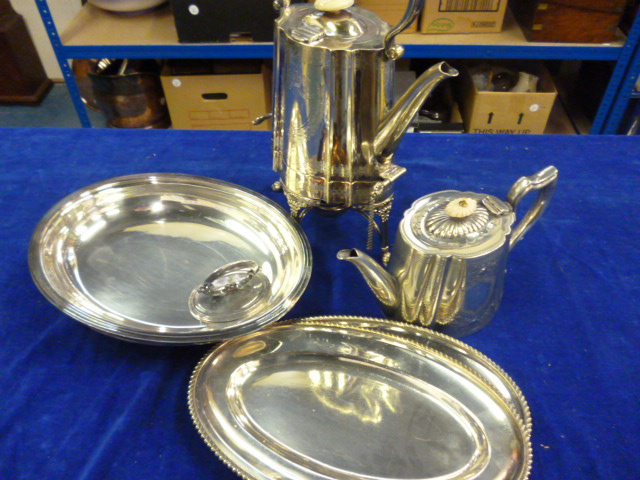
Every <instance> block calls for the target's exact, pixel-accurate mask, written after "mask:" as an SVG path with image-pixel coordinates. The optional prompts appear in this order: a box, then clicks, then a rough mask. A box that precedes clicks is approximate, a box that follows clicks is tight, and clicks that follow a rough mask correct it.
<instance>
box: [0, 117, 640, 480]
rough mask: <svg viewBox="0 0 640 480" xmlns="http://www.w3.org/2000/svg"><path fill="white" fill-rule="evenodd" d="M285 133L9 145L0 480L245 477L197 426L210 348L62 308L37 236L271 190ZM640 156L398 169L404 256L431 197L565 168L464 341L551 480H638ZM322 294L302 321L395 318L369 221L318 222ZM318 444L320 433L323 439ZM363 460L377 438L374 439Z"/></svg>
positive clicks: (577, 154) (426, 153)
mask: <svg viewBox="0 0 640 480" xmlns="http://www.w3.org/2000/svg"><path fill="white" fill-rule="evenodd" d="M270 148H271V140H270V135H269V134H268V133H256V132H192V131H116V130H74V129H69V130H62V129H41V130H29V129H4V130H0V165H1V167H0V168H1V171H2V189H1V193H0V198H1V206H0V208H1V211H2V222H1V223H0V251H1V252H2V268H1V269H0V276H1V282H0V285H1V288H0V308H1V310H0V313H1V318H0V478H1V479H7V480H21V479H29V480H31V479H35V478H38V479H64V480H69V479H77V480H82V479H103V480H109V479H117V480H126V479H136V480H139V479H154V480H160V479H171V480H175V479H212V478H214V479H235V478H237V477H236V475H235V474H234V473H233V472H232V471H231V470H230V469H229V468H227V467H226V466H225V465H224V464H223V463H221V462H220V461H219V460H218V459H217V458H216V457H215V455H214V454H213V453H212V452H211V451H210V450H209V449H208V447H207V446H206V445H205V443H204V442H203V441H202V439H201V438H200V436H199V435H198V433H197V431H196V429H195V428H194V426H193V424H192V421H191V418H190V416H189V411H188V407H187V385H188V382H189V378H190V375H191V373H192V371H193V368H194V367H195V365H196V363H197V362H198V360H199V359H200V358H201V357H202V356H203V355H204V354H205V353H206V352H207V351H208V349H209V348H210V347H209V346H206V345H205V346H190V347H158V346H145V345H138V344H133V343H127V342H123V341H119V340H115V339H112V338H109V337H107V336H103V335H101V334H99V333H96V332H94V331H92V330H91V329H89V328H87V327H85V326H84V325H81V324H80V323H78V322H76V321H74V320H72V319H70V318H69V317H67V316H65V315H64V314H62V313H60V312H59V311H58V310H56V308H55V307H53V306H52V305H50V304H49V303H48V302H47V301H46V300H45V299H44V298H43V296H42V295H41V294H40V293H39V292H38V290H37V289H36V287H35V285H34V284H33V282H32V280H31V278H30V275H29V270H28V265H27V252H28V245H29V239H30V236H31V233H32V232H33V229H34V228H35V226H36V224H37V223H38V221H39V220H40V218H41V217H42V216H43V215H44V214H45V213H46V212H47V210H48V209H49V208H50V207H51V206H53V204H54V203H55V202H57V201H58V200H59V199H61V198H62V197H64V196H66V195H67V194H69V193H71V192H73V191H75V190H78V189H80V188H83V187H85V186H88V185H89V184H91V183H94V182H98V181H101V180H104V179H107V178H111V177H115V176H119V175H125V174H132V173H148V172H180V173H191V174H198V175H205V176H209V177H214V178H218V179H222V180H227V181H230V182H234V183H237V184H241V185H244V186H246V187H248V188H251V189H253V190H255V191H258V192H260V193H262V194H263V195H266V196H268V197H270V198H272V199H274V200H275V201H277V202H278V203H280V204H282V205H283V206H286V201H285V199H284V197H283V196H282V194H279V193H274V192H272V191H271V189H270V185H271V183H272V182H273V181H274V180H276V176H275V173H274V172H272V170H271V154H270ZM639 152H640V138H637V137H634V138H628V137H597V136H499V135H498V136H473V135H450V136H446V135H428V134H411V135H408V136H407V138H406V139H405V140H404V142H403V144H402V147H401V149H400V151H399V152H398V154H397V156H396V162H397V163H398V164H400V165H403V166H405V167H407V169H408V173H407V174H406V175H405V176H404V177H403V178H402V179H400V180H399V181H398V183H397V195H396V202H395V205H394V209H393V212H392V217H391V232H392V238H393V236H394V234H395V231H396V229H397V225H398V222H399V220H400V218H401V215H402V212H403V211H404V210H405V209H406V208H408V207H409V205H410V204H411V202H412V201H413V200H415V199H416V198H418V197H420V196H422V195H425V194H427V193H431V192H435V191H438V190H444V189H457V190H471V191H482V192H487V193H491V194H494V195H496V196H499V197H501V198H504V197H505V196H506V193H507V191H508V189H509V188H510V187H511V185H512V184H513V183H514V182H515V180H516V179H517V178H518V177H520V176H522V175H530V174H532V173H534V172H536V171H538V170H540V169H541V168H543V167H545V166H546V165H549V164H554V165H556V166H557V167H558V169H559V170H560V174H561V178H560V182H559V186H558V191H557V194H556V196H555V198H554V201H553V204H552V205H551V207H550V208H549V210H548V211H547V212H546V214H545V215H544V217H543V218H542V219H541V220H540V222H539V223H538V224H537V225H536V226H535V227H534V228H533V229H532V230H531V231H530V232H529V233H528V235H527V238H526V239H525V240H524V241H523V242H521V243H520V244H518V246H517V247H516V248H515V249H514V251H513V253H512V254H511V257H510V259H509V273H508V276H507V282H506V288H505V296H504V300H503V303H502V306H501V309H500V310H499V312H498V313H497V315H496V316H495V318H494V320H493V322H492V323H491V324H490V325H489V326H488V327H487V328H485V329H484V330H482V331H481V332H479V333H477V334H475V335H472V336H470V337H467V338H466V339H465V341H466V342H467V343H469V344H470V345H472V346H473V347H475V348H477V349H479V350H480V351H482V352H483V353H485V354H486V355H487V356H489V357H490V358H492V359H493V360H494V361H496V362H497V363H498V364H499V365H501V366H502V367H503V368H504V369H505V370H506V371H507V372H508V373H509V374H510V375H511V376H512V377H513V379H514V380H515V381H516V382H517V383H518V385H519V386H520V387H521V389H522V390H523V392H524V394H525V395H526V397H527V399H528V401H529V403H530V407H531V411H532V415H533V420H534V426H533V436H532V443H533V450H534V463H533V471H532V476H531V478H532V479H534V480H542V479H544V480H552V479H559V480H569V479H580V480H584V479H596V478H602V479H631V478H640V455H639V454H638V452H640V414H639V411H640V409H639V407H640V381H639V378H640V333H639V329H640V325H639V312H640V308H639V305H640V289H639V288H638V284H639V281H640V275H639V274H638V266H639V265H638V250H639V248H640V235H638V231H639V227H640V213H639V212H640V202H639V201H638V197H639V196H640V191H639V188H638V186H639V185H640V162H639V160H638V158H639ZM303 226H304V227H305V230H306V232H307V234H308V236H309V239H310V242H311V244H312V248H313V255H314V270H313V274H312V279H311V282H310V284H309V287H308V289H307V291H306V292H305V294H304V295H303V297H302V298H301V300H300V301H299V302H298V304H297V305H296V306H295V307H294V308H293V310H292V311H291V312H290V314H289V315H287V317H286V318H294V317H301V316H310V315H326V314H350V315H368V316H381V312H380V310H379V308H378V304H377V303H376V301H375V300H374V298H373V295H372V294H371V292H370V291H369V289H368V287H367V286H366V285H365V284H364V282H363V281H362V280H361V278H360V276H359V274H358V273H357V272H356V270H355V268H353V267H352V266H351V265H348V264H346V263H344V262H340V261H338V260H337V259H336V252H337V251H338V250H339V249H341V248H349V247H360V248H363V247H364V246H365V243H366V221H365V219H364V218H362V217H360V216H359V215H357V214H356V213H354V212H348V213H347V214H345V215H343V216H341V217H339V218H335V219H331V218H326V217H323V216H321V215H318V214H316V213H311V214H309V215H308V216H307V217H306V218H305V220H304V221H303ZM313 434H314V432H309V435H313ZM362 441H363V442H366V438H363V439H362Z"/></svg>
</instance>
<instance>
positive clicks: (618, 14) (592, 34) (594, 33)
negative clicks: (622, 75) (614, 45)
mask: <svg viewBox="0 0 640 480" xmlns="http://www.w3.org/2000/svg"><path fill="white" fill-rule="evenodd" d="M627 1H628V0H558V1H541V0H510V2H509V5H510V7H511V11H512V12H513V14H514V16H515V17H516V18H517V20H518V22H519V23H520V25H521V26H522V29H523V30H524V33H525V35H526V37H527V39H528V40H529V41H534V42H576V43H607V42H613V41H614V40H615V39H616V30H617V28H618V24H619V23H620V19H621V18H622V14H623V13H624V9H625V7H626V5H627Z"/></svg>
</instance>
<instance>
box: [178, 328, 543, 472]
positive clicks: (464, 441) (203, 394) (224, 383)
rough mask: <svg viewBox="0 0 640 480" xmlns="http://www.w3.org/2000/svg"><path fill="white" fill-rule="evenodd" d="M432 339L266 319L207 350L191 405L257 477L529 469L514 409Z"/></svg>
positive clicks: (231, 458) (223, 450)
mask: <svg viewBox="0 0 640 480" xmlns="http://www.w3.org/2000/svg"><path fill="white" fill-rule="evenodd" d="M327 318H331V317H327ZM435 347H436V345H433V348H428V347H425V346H424V345H421V344H419V343H415V342H412V341H409V340H407V339H406V338H403V337H399V336H392V335H388V334H385V333H381V332H378V331H374V330H365V329H356V328H349V327H347V328H344V327H342V326H338V325H329V324H326V325H325V324H322V323H315V324H313V323H306V324H304V323H292V324H285V325H279V326H271V327H268V328H266V329H263V330H261V331H259V332H256V333H253V334H250V335H247V336H244V337H241V338H237V339H234V340H229V341H227V342H225V343H224V344H222V345H221V346H219V347H218V348H216V349H214V350H213V351H211V352H210V353H209V354H208V355H207V356H205V358H204V359H203V360H202V361H201V362H200V364H199V365H198V366H197V367H196V369H195V371H194V374H193V377H192V379H191V384H190V388H189V405H190V409H191V414H192V416H193V419H194V422H195V424H196V426H197V428H198V430H199V431H200V433H201V435H202V436H203V438H204V439H205V441H206V442H207V444H208V445H209V446H210V447H211V448H212V449H213V450H214V451H215V452H216V453H217V454H218V455H219V456H220V457H221V458H222V459H223V460H224V461H225V462H226V463H227V464H229V465H230V466H231V467H232V468H233V469H234V470H236V471H237V472H238V473H240V475H242V476H243V477H246V478H249V479H252V480H253V479H256V480H257V479H260V480H267V479H273V478H286V479H288V480H298V479H306V480H310V479H318V480H319V479H325V480H327V479H336V480H337V479H340V480H351V479H356V478H367V479H371V480H374V479H399V478H404V479H409V478H411V479H421V480H426V479H436V478H438V479H443V478H446V479H450V480H462V479H465V480H466V479H477V480H480V479H492V480H493V479H501V480H508V479H512V480H515V479H519V480H520V479H525V478H527V477H528V474H529V470H530V466H531V446H530V443H529V434H528V431H527V428H526V427H525V425H524V423H523V422H522V420H521V418H520V416H519V415H518V414H517V413H516V412H515V411H514V409H512V408H511V407H510V405H509V403H507V402H506V401H505V400H504V399H503V398H502V396H501V395H499V394H498V393H497V392H496V391H495V390H494V388H493V387H491V386H489V385H488V384H487V383H485V381H484V380H483V379H482V378H481V377H480V376H478V375H477V374H476V373H474V372H473V371H472V370H471V369H469V368H467V367H465V366H464V365H463V364H462V363H460V362H458V361H456V360H453V359H451V358H450V357H448V356H446V355H445V354H443V353H441V352H439V351H438V350H437V348H435Z"/></svg>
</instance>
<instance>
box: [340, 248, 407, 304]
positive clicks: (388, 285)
mask: <svg viewBox="0 0 640 480" xmlns="http://www.w3.org/2000/svg"><path fill="white" fill-rule="evenodd" d="M338 259H339V260H346V261H347V262H351V263H353V264H354V265H355V266H356V267H357V268H358V270H360V273H362V276H363V277H364V279H365V280H366V282H367V284H368V285H369V287H370V288H371V290H372V291H373V293H374V294H375V296H376V298H377V299H378V301H379V302H380V304H381V306H382V309H383V310H384V312H385V313H386V314H387V315H389V316H393V314H394V312H395V311H396V309H397V308H398V305H399V300H398V299H399V296H398V287H397V284H396V281H395V279H394V278H393V276H391V275H390V274H389V273H387V271H386V270H385V269H384V268H383V267H382V266H380V265H379V264H378V263H377V262H376V261H375V260H374V259H373V258H371V257H370V256H369V255H367V254H366V253H364V252H363V251H361V250H358V249H357V248H352V249H347V250H340V251H339V252H338Z"/></svg>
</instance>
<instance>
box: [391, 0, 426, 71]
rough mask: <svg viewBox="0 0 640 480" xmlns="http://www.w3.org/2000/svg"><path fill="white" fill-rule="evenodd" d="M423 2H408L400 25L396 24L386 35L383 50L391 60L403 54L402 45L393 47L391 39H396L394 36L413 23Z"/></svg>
mask: <svg viewBox="0 0 640 480" xmlns="http://www.w3.org/2000/svg"><path fill="white" fill-rule="evenodd" d="M424 1H425V0H409V6H408V7H407V11H406V12H405V14H404V17H402V20H400V23H398V24H397V25H396V26H395V27H393V28H392V29H391V30H390V31H389V33H387V36H386V37H385V39H384V44H385V48H384V50H385V52H386V54H387V56H388V57H389V58H390V59H391V60H397V59H398V58H400V57H401V56H402V55H403V54H404V47H403V46H402V45H394V44H393V39H394V38H395V37H396V35H398V34H399V33H400V32H402V31H403V30H404V29H405V28H407V27H408V26H409V25H411V23H413V21H414V20H415V19H416V17H417V16H418V15H419V14H420V12H421V11H422V9H423V8H424Z"/></svg>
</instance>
